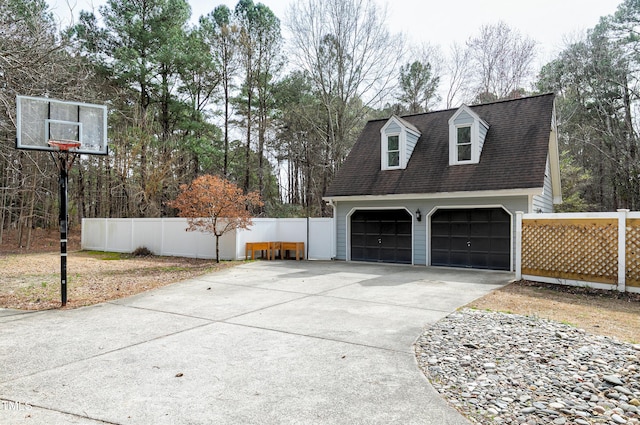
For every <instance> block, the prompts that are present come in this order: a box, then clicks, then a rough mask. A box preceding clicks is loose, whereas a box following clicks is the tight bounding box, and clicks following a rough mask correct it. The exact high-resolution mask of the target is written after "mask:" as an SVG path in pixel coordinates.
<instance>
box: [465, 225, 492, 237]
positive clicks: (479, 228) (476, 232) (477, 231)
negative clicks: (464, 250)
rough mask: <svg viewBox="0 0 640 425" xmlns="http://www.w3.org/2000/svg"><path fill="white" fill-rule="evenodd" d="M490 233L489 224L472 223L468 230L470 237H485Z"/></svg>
mask: <svg viewBox="0 0 640 425" xmlns="http://www.w3.org/2000/svg"><path fill="white" fill-rule="evenodd" d="M490 233H491V225H490V224H489V223H473V224H472V225H471V226H470V228H469V235H470V236H486V235H489V234H490Z"/></svg>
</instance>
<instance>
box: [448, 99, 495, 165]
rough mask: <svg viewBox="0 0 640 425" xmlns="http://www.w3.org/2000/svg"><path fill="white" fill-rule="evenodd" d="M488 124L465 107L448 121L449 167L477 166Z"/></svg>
mask: <svg viewBox="0 0 640 425" xmlns="http://www.w3.org/2000/svg"><path fill="white" fill-rule="evenodd" d="M488 130H489V124H487V122H486V121H484V120H483V119H482V118H480V117H479V116H478V114H476V113H475V112H473V111H472V110H471V108H469V107H468V106H466V105H462V106H461V107H460V108H459V109H458V110H457V111H456V113H455V114H453V116H452V117H451V118H450V119H449V165H461V164H477V163H478V162H480V153H481V152H482V146H483V145H484V139H485V137H486V135H487V131H488Z"/></svg>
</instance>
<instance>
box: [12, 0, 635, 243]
mask: <svg viewBox="0 0 640 425" xmlns="http://www.w3.org/2000/svg"><path fill="white" fill-rule="evenodd" d="M191 18H192V17H191V10H190V7H189V5H188V3H187V2H186V1H185V0H109V1H108V2H107V3H106V4H105V6H102V7H100V8H99V11H98V13H97V14H93V13H89V12H81V14H80V18H79V19H78V22H77V23H75V24H74V25H73V26H71V27H67V28H59V26H58V25H57V23H56V21H55V19H54V15H53V14H52V13H51V12H50V10H49V6H48V5H47V3H46V1H44V0H0V206H1V209H0V242H1V240H2V234H3V233H2V232H3V231H4V230H5V229H17V230H18V231H19V232H20V239H22V238H23V233H24V238H29V233H30V229H33V228H38V227H39V228H55V227H57V226H58V196H57V191H58V181H57V179H58V172H57V169H56V168H55V163H54V162H53V161H52V159H51V158H50V156H49V154H47V153H43V152H26V151H19V150H16V149H15V132H16V128H15V124H16V116H15V114H16V111H15V97H16V95H26V96H49V97H51V98H57V99H64V100H74V101H82V102H90V103H99V104H106V105H107V106H108V108H109V143H110V148H109V149H110V153H109V155H108V156H106V157H103V156H84V157H82V158H81V159H79V160H78V161H76V163H75V164H74V166H73V168H72V170H71V173H70V188H69V205H70V223H71V225H73V224H76V225H77V224H79V222H80V221H81V219H82V218H83V217H161V216H174V215H175V214H176V211H175V210H174V209H172V208H171V207H169V206H168V202H169V201H171V200H173V199H175V197H176V196H177V194H178V193H179V187H180V185H181V184H184V183H189V182H190V181H192V180H193V179H194V178H196V177H197V176H199V175H202V174H207V173H208V174H213V175H218V176H222V177H224V178H226V179H228V180H230V181H232V182H235V183H236V184H237V185H238V186H239V187H241V188H242V189H243V190H244V192H245V193H248V192H249V191H258V192H259V193H260V194H261V197H262V199H263V200H264V202H265V205H264V206H263V207H260V208H259V209H258V210H256V211H254V213H255V214H256V215H261V216H269V217H291V216H307V215H310V216H327V215H330V214H331V211H330V209H329V208H327V206H326V205H324V203H323V201H322V195H323V193H324V192H325V190H326V188H327V187H328V185H329V184H330V183H331V180H332V178H333V176H334V175H335V173H336V171H337V170H338V169H339V167H340V165H341V163H342V162H343V160H344V159H345V157H346V155H347V154H348V152H349V149H350V148H351V146H352V145H353V143H354V142H355V138H356V137H357V135H358V133H359V132H360V130H361V129H362V127H363V125H364V123H365V122H366V121H367V120H369V119H375V118H387V117H389V116H390V115H391V114H392V113H396V114H400V115H402V114H412V113H420V112H426V111H429V110H433V109H443V108H452V107H457V106H459V105H460V104H461V103H466V104H475V103H482V102H488V101H496V100H501V99H507V98H514V97H519V96H525V95H531V94H536V93H547V92H555V93H556V94H557V95H558V97H557V123H558V129H559V137H560V150H561V157H562V159H561V162H562V164H561V166H562V178H563V181H562V185H563V195H564V200H565V203H564V204H563V205H562V206H561V207H560V210H563V211H612V210H615V209H617V208H630V209H632V210H638V209H639V208H640V164H639V161H638V148H639V142H638V133H637V130H638V125H639V122H638V117H639V114H638V112H639V110H638V105H639V103H638V101H639V98H640V91H639V90H638V89H639V85H638V82H639V78H640V69H639V65H640V0H625V1H624V2H622V3H621V4H620V6H619V7H618V10H617V11H616V13H615V14H614V15H613V16H604V17H602V18H601V21H600V23H599V24H598V25H597V26H596V27H595V28H592V29H590V30H588V31H587V32H586V33H585V34H583V35H581V36H578V37H577V38H576V39H575V40H574V41H573V42H571V43H568V44H567V45H566V47H565V48H564V50H563V51H562V52H561V53H560V54H559V55H558V57H557V58H556V59H554V60H553V61H551V62H549V63H547V64H545V65H544V66H542V67H541V68H540V69H535V64H536V54H537V45H536V41H535V40H533V39H531V38H530V37H528V36H526V35H525V34H521V33H520V32H519V31H518V30H517V29H514V28H510V27H509V26H507V25H506V24H504V23H503V22H496V23H495V24H491V25H486V26H483V27H480V28H478V31H477V33H476V35H475V36H473V37H471V38H469V39H468V40H467V42H466V43H464V44H454V45H451V46H439V45H437V40H434V43H433V44H429V45H421V46H411V45H408V44H407V43H406V42H405V40H404V39H403V36H402V35H401V34H394V33H392V32H390V31H389V29H388V27H387V26H386V25H384V22H385V11H384V10H382V9H380V8H379V7H378V6H376V3H374V2H373V1H371V0H295V1H293V2H292V4H291V6H290V10H289V13H287V16H275V15H274V13H273V12H272V11H271V10H270V9H269V8H268V7H267V6H265V5H263V4H261V3H254V2H253V1H252V0H240V1H239V2H238V3H237V5H236V6H235V8H234V9H230V8H228V7H227V6H224V5H222V6H218V7H215V8H213V10H212V11H211V13H209V14H208V15H206V16H202V17H200V18H199V20H198V21H197V22H198V24H197V25H193V24H191V23H190V22H191ZM284 28H287V29H288V33H290V34H291V36H290V37H289V38H287V39H286V40H285V39H284V38H283V36H282V33H283V29H284Z"/></svg>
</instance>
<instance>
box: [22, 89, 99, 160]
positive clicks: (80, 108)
mask: <svg viewBox="0 0 640 425" xmlns="http://www.w3.org/2000/svg"><path fill="white" fill-rule="evenodd" d="M16 105H17V120H18V121H17V136H16V148H17V149H31V150H38V151H56V150H57V148H56V147H55V146H50V144H49V141H52V140H53V141H72V142H80V146H79V147H78V148H74V149H70V150H69V152H72V153H80V154H91V155H106V154H107V107H106V106H104V105H93V104H89V103H80V102H66V101H61V100H54V99H49V98H45V97H29V96H17V97H16Z"/></svg>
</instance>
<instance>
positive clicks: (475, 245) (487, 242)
mask: <svg viewBox="0 0 640 425" xmlns="http://www.w3.org/2000/svg"><path fill="white" fill-rule="evenodd" d="M469 242H470V244H469V249H470V250H471V251H482V252H487V251H491V239H489V238H479V237H472V238H470V239H469Z"/></svg>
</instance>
